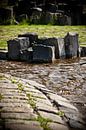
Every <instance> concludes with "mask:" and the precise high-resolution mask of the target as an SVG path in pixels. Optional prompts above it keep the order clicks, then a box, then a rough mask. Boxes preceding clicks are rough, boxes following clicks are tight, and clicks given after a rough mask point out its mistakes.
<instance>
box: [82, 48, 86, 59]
mask: <svg viewBox="0 0 86 130" xmlns="http://www.w3.org/2000/svg"><path fill="white" fill-rule="evenodd" d="M85 56H86V47H81V57H85Z"/></svg>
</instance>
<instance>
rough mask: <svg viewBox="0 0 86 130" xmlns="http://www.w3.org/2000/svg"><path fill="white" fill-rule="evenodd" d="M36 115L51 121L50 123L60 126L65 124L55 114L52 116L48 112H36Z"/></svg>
mask: <svg viewBox="0 0 86 130" xmlns="http://www.w3.org/2000/svg"><path fill="white" fill-rule="evenodd" d="M38 113H39V114H40V115H41V116H42V117H43V118H46V119H49V120H51V121H52V122H57V123H60V124H65V122H64V121H63V120H62V118H61V117H60V116H59V115H57V114H53V113H49V112H44V111H38Z"/></svg>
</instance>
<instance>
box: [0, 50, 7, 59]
mask: <svg viewBox="0 0 86 130" xmlns="http://www.w3.org/2000/svg"><path fill="white" fill-rule="evenodd" d="M7 56H8V52H7V51H3V50H0V60H7Z"/></svg>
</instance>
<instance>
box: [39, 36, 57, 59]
mask: <svg viewBox="0 0 86 130" xmlns="http://www.w3.org/2000/svg"><path fill="white" fill-rule="evenodd" d="M37 43H38V44H42V45H46V46H54V47H55V58H56V59H58V58H59V48H58V38H54V37H53V38H41V39H39V40H38V42H37Z"/></svg>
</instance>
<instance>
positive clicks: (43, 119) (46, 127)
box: [37, 115, 52, 130]
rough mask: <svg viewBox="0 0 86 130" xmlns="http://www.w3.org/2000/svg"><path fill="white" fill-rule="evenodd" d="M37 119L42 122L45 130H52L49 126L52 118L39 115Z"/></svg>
mask: <svg viewBox="0 0 86 130" xmlns="http://www.w3.org/2000/svg"><path fill="white" fill-rule="evenodd" d="M37 121H38V122H39V123H40V125H41V127H42V128H43V130H51V129H50V128H49V126H48V123H49V122H52V120H50V119H48V118H44V117H42V116H41V115H39V116H38V118H37Z"/></svg>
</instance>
